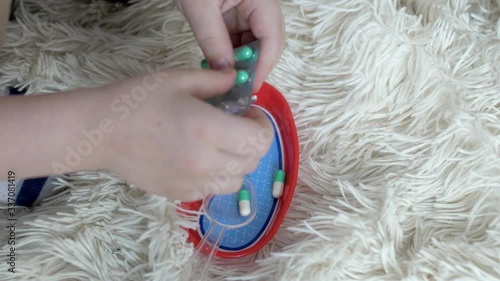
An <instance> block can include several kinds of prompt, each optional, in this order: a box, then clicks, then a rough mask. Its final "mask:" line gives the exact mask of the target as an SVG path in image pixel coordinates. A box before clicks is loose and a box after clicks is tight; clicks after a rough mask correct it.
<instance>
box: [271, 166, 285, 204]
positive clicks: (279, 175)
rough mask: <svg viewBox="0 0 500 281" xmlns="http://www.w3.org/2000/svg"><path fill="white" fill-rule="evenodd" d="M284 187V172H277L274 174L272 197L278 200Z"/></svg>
mask: <svg viewBox="0 0 500 281" xmlns="http://www.w3.org/2000/svg"><path fill="white" fill-rule="evenodd" d="M284 185H285V172H284V171H283V170H277V171H276V174H274V183H273V197H274V198H280V197H281V195H283V186H284Z"/></svg>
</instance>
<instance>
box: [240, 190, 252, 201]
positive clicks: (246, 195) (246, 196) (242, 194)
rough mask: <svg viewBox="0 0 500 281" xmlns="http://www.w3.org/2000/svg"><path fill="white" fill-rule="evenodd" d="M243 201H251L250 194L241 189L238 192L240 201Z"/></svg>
mask: <svg viewBox="0 0 500 281" xmlns="http://www.w3.org/2000/svg"><path fill="white" fill-rule="evenodd" d="M242 200H250V192H248V190H246V189H241V190H240V191H239V192H238V201H242Z"/></svg>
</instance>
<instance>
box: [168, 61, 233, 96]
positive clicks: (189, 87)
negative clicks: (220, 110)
mask: <svg viewBox="0 0 500 281" xmlns="http://www.w3.org/2000/svg"><path fill="white" fill-rule="evenodd" d="M170 78H171V79H172V81H173V82H174V83H175V84H176V85H177V86H178V89H177V90H179V91H181V92H184V93H186V94H189V95H192V96H194V97H197V98H199V99H203V100H204V99H208V98H211V97H214V96H218V95H223V94H225V93H226V92H228V91H229V90H230V89H231V88H232V87H233V86H234V83H235V80H236V71H235V70H234V69H227V70H223V71H216V70H179V71H176V72H175V73H174V74H173V75H172V76H171V77H170Z"/></svg>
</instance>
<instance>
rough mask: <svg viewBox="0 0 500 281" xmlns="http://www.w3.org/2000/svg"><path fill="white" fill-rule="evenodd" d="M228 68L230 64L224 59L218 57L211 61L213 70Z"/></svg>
mask: <svg viewBox="0 0 500 281" xmlns="http://www.w3.org/2000/svg"><path fill="white" fill-rule="evenodd" d="M229 68H231V65H230V64H229V62H228V61H227V60H225V59H219V60H216V61H215V62H213V63H212V69H214V70H225V69H229Z"/></svg>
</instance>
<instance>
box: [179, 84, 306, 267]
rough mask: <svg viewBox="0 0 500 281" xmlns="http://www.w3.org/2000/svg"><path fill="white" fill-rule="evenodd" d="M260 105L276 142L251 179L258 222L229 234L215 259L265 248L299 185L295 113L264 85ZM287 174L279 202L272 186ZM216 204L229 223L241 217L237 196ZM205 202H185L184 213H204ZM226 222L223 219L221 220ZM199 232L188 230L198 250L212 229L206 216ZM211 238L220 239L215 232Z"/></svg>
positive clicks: (233, 256) (234, 256)
mask: <svg viewBox="0 0 500 281" xmlns="http://www.w3.org/2000/svg"><path fill="white" fill-rule="evenodd" d="M255 95H256V96H257V101H256V102H255V103H254V105H252V106H253V107H256V108H258V109H260V110H262V111H263V112H265V113H266V115H267V116H268V118H269V119H270V120H271V121H272V122H273V126H274V131H275V135H274V141H273V144H272V146H271V149H270V150H269V152H268V153H267V155H266V156H265V157H263V158H262V159H261V162H260V164H259V166H258V168H257V169H256V170H255V171H254V172H253V173H251V174H249V175H247V177H246V178H247V179H248V180H250V181H251V182H252V183H253V184H254V186H255V187H256V190H257V195H258V200H257V204H258V208H257V213H256V215H255V218H254V219H253V220H252V221H251V222H250V223H249V224H248V225H245V226H242V227H240V228H235V229H230V230H227V231H225V233H224V236H223V238H222V242H221V245H220V246H219V248H218V249H216V251H215V255H216V256H218V257H221V258H239V257H243V256H246V255H249V254H252V253H254V252H256V251H258V250H259V249H261V248H262V247H264V246H265V245H266V244H267V243H268V242H269V241H270V240H271V239H272V238H273V236H274V235H275V234H276V232H277V230H278V229H279V227H280V225H281V223H282V221H283V218H284V217H285V214H286V212H287V210H288V207H289V205H290V203H291V201H292V198H293V195H294V193H295V185H296V183H297V173H298V163H299V145H298V137H297V130H296V127H295V122H294V120H293V116H292V113H291V111H290V108H289V106H288V103H287V102H286V100H285V98H284V97H283V96H282V95H281V94H280V93H279V92H278V91H277V90H276V89H275V88H274V87H272V86H271V85H269V84H267V83H264V85H263V86H262V88H261V90H260V91H259V92H257V93H256V94H255ZM278 169H281V170H284V171H285V173H286V179H285V186H284V190H283V195H282V196H281V197H280V198H279V199H275V198H274V197H273V196H272V185H273V181H274V174H275V172H276V170H278ZM214 200H215V201H214V202H213V203H212V204H219V205H218V206H220V207H221V208H222V207H224V208H225V210H226V212H227V215H228V219H229V218H231V217H236V216H237V212H238V209H237V207H236V206H237V204H235V202H237V195H236V194H228V195H223V196H217V198H216V199H214ZM201 205H202V202H201V201H198V202H183V203H181V205H180V207H181V209H187V210H192V211H198V210H200V208H201ZM221 219H222V220H223V219H224V218H219V219H218V220H219V221H220V220H221ZM198 221H199V228H198V229H196V230H194V229H188V230H187V231H188V234H189V237H188V240H189V241H190V242H192V243H193V244H194V246H195V247H197V246H198V245H199V243H200V241H201V239H202V237H203V235H204V234H205V230H206V229H209V228H210V220H208V219H206V218H205V216H203V215H201V216H200V217H199V220H198ZM210 235H217V231H212V232H211V234H210Z"/></svg>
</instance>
